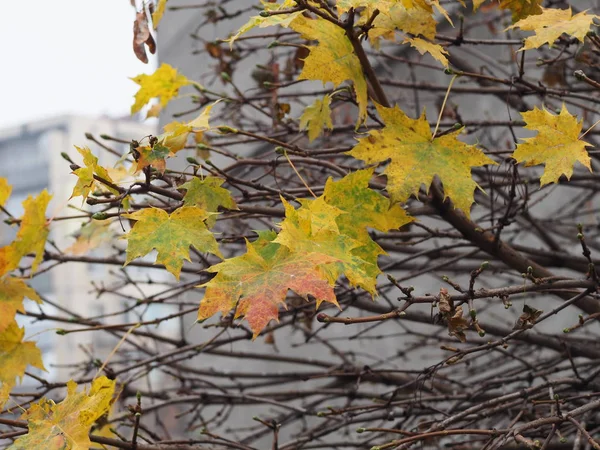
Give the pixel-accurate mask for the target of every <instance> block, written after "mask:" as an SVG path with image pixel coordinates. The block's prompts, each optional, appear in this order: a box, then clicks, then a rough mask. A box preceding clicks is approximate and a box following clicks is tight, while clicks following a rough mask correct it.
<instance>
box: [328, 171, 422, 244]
mask: <svg viewBox="0 0 600 450" xmlns="http://www.w3.org/2000/svg"><path fill="white" fill-rule="evenodd" d="M372 176H373V169H365V170H357V171H355V172H352V173H350V174H348V175H346V176H345V177H344V178H342V179H341V180H337V181H334V180H333V179H332V178H329V179H328V180H327V182H326V183H325V190H324V191H323V197H324V199H325V201H326V202H327V204H329V205H332V206H335V207H336V208H338V209H339V210H341V211H344V212H346V213H347V214H339V215H338V216H337V217H336V218H335V222H336V224H337V225H338V227H339V231H340V233H342V234H345V235H346V236H350V237H351V238H353V239H356V240H358V241H360V242H364V243H368V242H372V240H371V237H370V236H369V233H368V231H367V228H374V229H376V230H379V231H389V230H393V229H398V228H400V227H402V226H403V225H406V224H407V223H410V222H412V221H413V220H414V219H413V218H412V217H409V216H408V214H406V211H405V210H404V209H403V208H402V207H400V205H398V204H392V203H391V202H390V200H389V199H388V198H387V197H385V196H383V195H381V194H380V193H379V192H377V191H375V190H373V189H371V188H369V180H370V179H371V177H372Z"/></svg>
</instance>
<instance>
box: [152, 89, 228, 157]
mask: <svg viewBox="0 0 600 450" xmlns="http://www.w3.org/2000/svg"><path fill="white" fill-rule="evenodd" d="M219 102H220V100H217V101H216V102H214V103H213V104H211V105H208V106H206V107H205V108H204V109H203V110H202V112H201V113H200V114H199V115H198V117H196V118H195V119H194V120H191V121H190V122H187V123H182V122H171V123H168V124H167V125H165V126H164V128H163V130H164V133H163V134H161V135H159V136H157V138H158V142H159V143H160V144H161V145H163V146H165V147H167V148H168V149H169V150H170V151H171V152H173V153H177V152H178V151H179V150H181V149H183V148H184V147H185V144H186V143H187V139H188V136H189V135H190V133H202V132H204V131H206V130H208V129H210V125H209V123H208V121H209V119H210V112H211V110H212V109H213V107H214V106H215V105H216V104H217V103H219Z"/></svg>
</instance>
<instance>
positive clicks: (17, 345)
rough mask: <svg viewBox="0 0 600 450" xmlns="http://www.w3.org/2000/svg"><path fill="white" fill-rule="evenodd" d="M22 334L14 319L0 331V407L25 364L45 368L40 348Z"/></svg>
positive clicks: (25, 366)
mask: <svg viewBox="0 0 600 450" xmlns="http://www.w3.org/2000/svg"><path fill="white" fill-rule="evenodd" d="M11 319H12V317H11ZM24 336H25V329H24V328H19V325H18V324H17V322H16V321H15V320H14V319H12V320H11V321H10V323H8V325H7V326H5V327H4V329H3V331H1V332H0V367H1V368H2V370H0V408H2V407H3V405H4V404H5V403H6V400H7V399H8V394H9V393H10V391H11V390H12V388H13V387H14V386H15V385H16V383H17V378H19V379H21V378H23V376H24V375H25V369H27V366H32V367H37V368H38V369H41V370H46V369H45V368H44V364H43V362H42V354H41V352H40V349H39V348H37V346H36V345H35V342H31V341H23V337H24ZM30 448H36V447H30ZM38 448H39V447H38Z"/></svg>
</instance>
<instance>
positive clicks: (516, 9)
mask: <svg viewBox="0 0 600 450" xmlns="http://www.w3.org/2000/svg"><path fill="white" fill-rule="evenodd" d="M486 1H488V0H473V11H477V9H478V8H479V7H480V6H481V5H482V4H483V3H485V2H486ZM493 2H494V3H497V4H498V7H499V8H500V9H509V10H510V11H511V12H512V21H513V23H515V22H518V21H519V20H521V19H524V18H525V17H528V16H534V15H536V14H541V12H542V7H541V3H542V0H500V1H499V2H498V0H493Z"/></svg>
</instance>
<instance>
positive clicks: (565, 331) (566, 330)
mask: <svg viewBox="0 0 600 450" xmlns="http://www.w3.org/2000/svg"><path fill="white" fill-rule="evenodd" d="M570 332H571V330H570V329H569V328H563V333H565V334H567V333H570Z"/></svg>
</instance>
